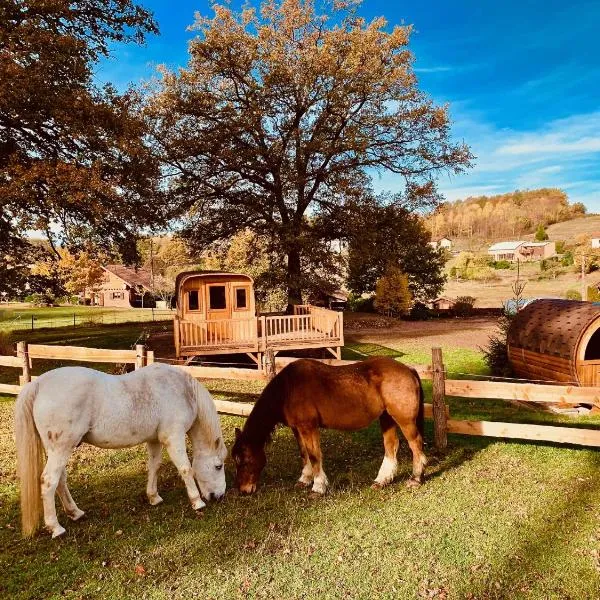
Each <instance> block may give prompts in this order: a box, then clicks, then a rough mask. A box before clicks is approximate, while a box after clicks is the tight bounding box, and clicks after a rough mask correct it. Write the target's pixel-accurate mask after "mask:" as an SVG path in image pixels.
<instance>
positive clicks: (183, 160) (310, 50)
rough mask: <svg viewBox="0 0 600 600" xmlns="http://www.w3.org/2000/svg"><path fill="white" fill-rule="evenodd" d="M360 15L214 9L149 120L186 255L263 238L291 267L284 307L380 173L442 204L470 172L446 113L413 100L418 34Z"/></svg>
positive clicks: (310, 8)
mask: <svg viewBox="0 0 600 600" xmlns="http://www.w3.org/2000/svg"><path fill="white" fill-rule="evenodd" d="M357 4H358V3H357V2H340V1H337V2H322V3H321V4H320V5H319V7H318V8H315V5H314V3H313V2H311V1H308V0H279V1H276V0H265V1H263V2H262V4H261V5H260V8H259V9H258V10H256V9H254V8H246V9H245V10H243V11H242V12H240V13H236V12H234V11H233V10H231V9H230V8H229V7H227V6H220V5H218V4H215V5H214V6H213V9H214V15H213V16H212V17H211V18H205V17H203V16H197V18H196V22H195V25H194V28H195V29H196V30H197V31H198V37H197V38H196V39H195V40H194V41H193V42H192V43H191V44H190V61H189V65H188V66H187V68H185V69H182V70H180V71H178V72H169V71H167V70H165V71H164V72H163V79H162V85H161V88H160V89H159V90H158V91H157V93H156V94H155V96H154V98H153V101H152V103H151V105H150V107H149V114H150V116H151V117H152V118H153V119H154V144H155V149H156V152H157V154H158V155H160V156H161V157H162V158H163V159H164V168H165V174H166V175H167V176H168V177H169V179H170V181H169V192H170V199H171V202H172V204H173V205H174V206H177V207H178V209H179V210H181V211H187V215H188V221H187V227H186V231H185V234H186V235H187V237H188V238H189V240H190V242H191V244H192V245H193V246H196V247H201V246H205V245H207V244H209V243H211V242H213V241H215V240H218V239H226V238H228V237H229V236H231V235H233V234H235V233H236V232H238V231H240V230H242V229H245V228H250V229H252V230H253V231H255V232H257V233H258V234H264V235H267V236H269V237H270V238H271V239H272V240H273V243H276V244H277V245H278V246H279V248H280V251H281V252H282V254H284V255H285V257H286V262H287V281H286V284H287V290H288V299H289V302H290V303H297V302H300V301H301V293H302V280H303V276H302V275H303V274H302V257H303V254H304V255H305V254H306V253H310V252H311V248H312V245H313V244H314V241H315V236H320V235H325V232H326V234H327V235H328V236H330V239H335V238H336V237H338V236H341V235H342V234H343V232H341V231H337V232H336V231H335V230H334V229H335V228H332V227H327V222H328V215H329V214H330V213H332V212H333V213H338V212H339V209H340V207H343V206H344V205H345V203H346V202H347V201H348V200H349V199H354V201H355V202H356V199H357V198H360V197H361V196H362V195H363V191H364V188H365V187H368V184H369V176H370V174H371V173H372V172H373V171H374V170H386V171H389V172H392V173H395V174H397V175H398V176H399V178H400V179H402V180H404V182H405V183H406V196H407V197H408V198H410V199H411V200H412V201H413V202H414V203H416V204H420V205H425V204H427V203H432V204H435V202H436V201H437V200H438V195H437V192H436V188H435V179H436V178H437V176H438V175H439V174H440V173H444V172H448V171H449V172H454V173H456V172H459V171H461V170H462V169H464V168H465V167H467V166H468V164H469V161H470V158H471V155H470V152H469V149H468V148H467V147H466V146H465V145H464V144H460V143H458V144H456V143H453V142H452V141H451V140H450V136H449V134H450V123H449V118H448V114H447V109H446V107H443V106H436V105H435V104H434V103H433V102H432V101H431V99H430V98H428V97H427V96H426V94H424V93H423V92H422V91H421V90H420V89H419V87H418V82H417V79H416V77H415V75H414V71H413V69H412V62H413V56H412V54H411V52H410V51H409V49H408V45H409V39H410V34H411V27H404V26H398V27H394V28H393V29H389V28H388V27H387V24H386V22H385V20H384V19H382V18H378V19H375V20H373V21H371V22H366V21H365V20H363V19H362V18H360V17H358V16H357V12H356V5H357ZM319 10H320V11H321V14H319V12H318V11H319ZM326 14H327V15H328V16H325V15H326ZM315 226H318V227H319V228H320V229H319V231H318V232H317V233H315V232H313V231H312V228H313V227H315Z"/></svg>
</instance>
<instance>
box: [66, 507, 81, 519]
mask: <svg viewBox="0 0 600 600" xmlns="http://www.w3.org/2000/svg"><path fill="white" fill-rule="evenodd" d="M83 515H85V512H84V511H82V510H81V509H80V508H78V509H77V510H75V511H73V512H72V513H70V514H68V517H69V519H71V521H79V519H81V517H83Z"/></svg>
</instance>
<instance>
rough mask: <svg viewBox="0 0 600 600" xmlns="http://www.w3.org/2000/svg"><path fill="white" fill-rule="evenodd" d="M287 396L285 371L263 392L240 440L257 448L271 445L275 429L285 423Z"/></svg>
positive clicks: (270, 382) (272, 380) (276, 376)
mask: <svg viewBox="0 0 600 600" xmlns="http://www.w3.org/2000/svg"><path fill="white" fill-rule="evenodd" d="M286 395H287V375H286V372H285V369H284V370H283V371H281V372H280V373H278V374H277V375H275V377H274V378H273V379H271V381H269V383H268V384H267V386H266V387H265V389H264V390H263V391H262V393H261V395H260V397H259V398H258V400H257V401H256V404H255V405H254V408H253V409H252V412H251V413H250V415H249V416H248V419H247V420H246V423H245V425H244V429H243V430H242V434H241V438H240V439H243V440H244V442H246V443H248V444H250V445H252V446H257V447H262V446H265V445H266V444H268V443H270V442H271V438H272V435H273V431H274V430H275V427H276V426H277V424H278V423H282V422H283V410H282V405H283V402H284V400H285V397H286Z"/></svg>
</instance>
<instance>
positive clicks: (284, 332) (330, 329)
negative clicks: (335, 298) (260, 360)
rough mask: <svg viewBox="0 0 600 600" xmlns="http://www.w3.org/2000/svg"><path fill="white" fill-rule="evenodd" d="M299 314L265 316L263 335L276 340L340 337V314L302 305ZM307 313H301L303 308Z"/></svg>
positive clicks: (330, 338)
mask: <svg viewBox="0 0 600 600" xmlns="http://www.w3.org/2000/svg"><path fill="white" fill-rule="evenodd" d="M298 308H300V309H301V310H302V312H301V314H294V315H275V316H271V317H266V318H265V332H264V333H263V336H264V337H265V339H266V341H267V346H268V340H269V338H271V339H274V340H277V341H296V340H299V341H303V340H307V341H308V340H315V339H320V340H340V339H341V338H342V314H341V313H338V312H335V311H332V310H328V309H326V308H318V307H316V306H310V305H303V306H301V307H295V310H296V309H298ZM305 309H306V310H307V311H308V313H304V314H302V313H303V311H304V310H305Z"/></svg>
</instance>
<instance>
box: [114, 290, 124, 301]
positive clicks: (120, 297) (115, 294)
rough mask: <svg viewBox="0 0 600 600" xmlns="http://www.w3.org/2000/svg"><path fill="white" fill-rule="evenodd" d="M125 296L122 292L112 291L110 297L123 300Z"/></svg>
mask: <svg viewBox="0 0 600 600" xmlns="http://www.w3.org/2000/svg"><path fill="white" fill-rule="evenodd" d="M124 298H125V294H124V293H123V292H113V293H112V299H113V300H123V299H124Z"/></svg>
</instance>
